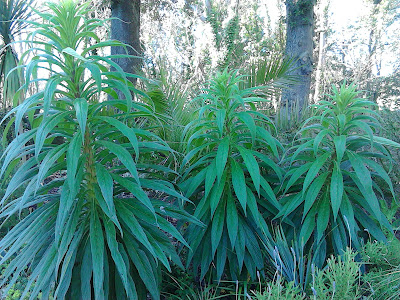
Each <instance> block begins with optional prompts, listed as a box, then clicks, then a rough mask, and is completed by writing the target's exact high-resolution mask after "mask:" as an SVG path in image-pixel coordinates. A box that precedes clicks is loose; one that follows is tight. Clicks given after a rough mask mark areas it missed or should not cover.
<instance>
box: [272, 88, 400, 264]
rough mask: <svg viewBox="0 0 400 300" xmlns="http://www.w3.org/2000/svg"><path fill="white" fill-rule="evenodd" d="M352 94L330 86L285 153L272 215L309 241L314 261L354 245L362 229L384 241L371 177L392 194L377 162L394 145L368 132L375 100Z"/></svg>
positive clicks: (352, 90) (372, 123) (385, 157)
mask: <svg viewBox="0 0 400 300" xmlns="http://www.w3.org/2000/svg"><path fill="white" fill-rule="evenodd" d="M357 96H358V93H357V91H356V87H355V86H354V85H351V86H346V85H345V84H343V85H342V86H341V87H340V89H339V90H338V89H337V88H336V87H333V94H332V95H331V96H330V98H331V99H330V101H326V100H324V101H320V103H319V104H317V105H315V109H316V115H315V116H313V117H311V118H309V119H307V120H306V121H305V124H304V126H303V128H302V129H301V130H300V131H299V136H302V137H301V138H299V139H298V145H297V146H295V147H294V148H293V149H291V151H290V152H289V154H288V155H287V162H288V163H290V169H289V170H288V172H287V174H286V176H285V183H284V185H283V190H284V192H285V193H286V196H285V197H283V198H282V199H281V203H282V204H283V209H282V210H281V212H280V213H279V215H278V216H277V217H282V218H283V219H289V220H291V221H292V222H293V223H294V225H295V228H298V229H299V232H298V233H299V235H300V239H301V240H302V242H304V243H307V241H313V242H314V245H315V247H316V248H315V249H316V255H319V261H320V264H322V263H323V262H324V261H325V257H326V253H327V252H328V253H337V254H342V253H343V251H345V249H346V247H348V246H354V247H355V248H357V249H359V248H360V245H361V240H362V239H363V236H364V237H365V235H366V234H367V233H368V234H369V235H370V236H372V237H373V238H376V239H378V240H385V235H384V233H383V230H388V231H391V230H392V228H391V225H390V224H389V222H388V220H387V218H386V216H385V215H384V214H383V213H382V206H381V205H383V204H382V203H384V202H385V201H379V199H380V198H381V199H382V198H385V197H386V196H387V193H384V192H383V190H382V189H381V188H380V187H379V186H378V184H376V180H377V179H380V180H382V182H385V183H386V186H387V189H388V191H390V194H391V197H393V198H395V194H394V191H393V185H392V182H391V180H390V178H389V176H388V173H387V172H386V170H385V169H384V168H383V166H382V165H381V164H380V162H381V161H385V160H386V161H388V162H390V161H391V156H390V153H389V152H388V150H387V149H386V147H385V146H394V147H400V145H399V144H397V143H395V142H393V141H390V140H388V139H385V138H381V137H378V136H375V135H374V133H375V131H376V130H378V129H379V128H380V125H379V122H378V120H377V119H376V116H377V113H376V112H375V111H374V110H373V107H374V105H375V104H374V103H372V102H370V101H367V100H364V99H360V98H358V97H357ZM384 228H385V229H384Z"/></svg>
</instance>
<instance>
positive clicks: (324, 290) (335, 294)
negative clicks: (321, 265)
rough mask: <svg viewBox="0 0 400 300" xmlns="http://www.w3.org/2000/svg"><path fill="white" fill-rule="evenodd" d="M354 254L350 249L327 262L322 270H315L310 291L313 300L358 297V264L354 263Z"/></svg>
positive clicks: (336, 299) (339, 299)
mask: <svg viewBox="0 0 400 300" xmlns="http://www.w3.org/2000/svg"><path fill="white" fill-rule="evenodd" d="M355 256H356V253H354V252H353V251H352V250H351V249H350V248H347V250H346V251H345V252H344V253H343V255H341V256H338V258H337V259H336V258H335V257H334V256H331V258H329V259H328V261H327V266H326V268H325V269H323V270H318V269H315V271H314V272H313V280H312V284H311V290H312V293H313V295H314V296H315V297H314V299H321V300H325V299H332V300H346V299H348V300H350V299H351V300H353V299H359V297H360V295H361V294H360V287H359V280H360V275H361V274H360V263H357V262H356V261H355Z"/></svg>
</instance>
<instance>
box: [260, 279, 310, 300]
mask: <svg viewBox="0 0 400 300" xmlns="http://www.w3.org/2000/svg"><path fill="white" fill-rule="evenodd" d="M254 294H255V296H254V297H253V298H252V299H255V300H302V299H305V295H304V293H303V292H302V291H301V289H300V288H299V287H298V286H296V285H295V284H294V282H293V281H291V282H288V283H285V282H283V280H282V277H280V276H279V275H278V276H277V277H276V278H274V280H272V281H271V282H268V283H267V287H266V289H265V290H264V291H263V292H257V293H254Z"/></svg>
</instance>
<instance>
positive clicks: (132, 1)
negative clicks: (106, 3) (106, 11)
mask: <svg viewBox="0 0 400 300" xmlns="http://www.w3.org/2000/svg"><path fill="white" fill-rule="evenodd" d="M111 17H112V18H113V19H111V39H114V40H118V41H121V42H123V43H125V44H127V45H129V46H131V47H132V48H130V47H127V49H125V48H124V47H111V54H112V55H115V54H129V55H134V56H136V57H135V58H114V61H115V62H116V63H117V64H118V65H119V66H120V67H121V68H122V70H124V71H125V72H127V73H132V74H137V72H138V71H139V70H140V69H141V66H142V58H141V57H140V56H141V55H142V50H141V46H140V0H112V1H111ZM131 81H132V82H133V83H136V79H131Z"/></svg>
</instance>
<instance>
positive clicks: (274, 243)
mask: <svg viewBox="0 0 400 300" xmlns="http://www.w3.org/2000/svg"><path fill="white" fill-rule="evenodd" d="M264 245H265V248H266V250H267V253H268V256H269V261H270V264H272V265H273V267H274V271H275V275H274V276H276V275H279V276H280V277H282V278H284V279H285V280H286V281H287V282H293V285H294V286H295V287H298V288H300V290H302V291H303V292H305V291H306V290H307V288H308V285H309V283H310V281H311V277H312V265H313V264H314V256H313V253H312V252H311V251H310V252H309V253H307V252H306V250H307V249H306V248H305V245H304V242H299V241H298V239H297V238H296V236H294V237H293V238H291V239H288V238H287V237H286V235H285V232H284V229H283V228H282V227H277V228H275V230H274V231H273V238H272V239H267V240H266V242H265V244H264Z"/></svg>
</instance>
